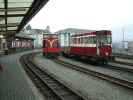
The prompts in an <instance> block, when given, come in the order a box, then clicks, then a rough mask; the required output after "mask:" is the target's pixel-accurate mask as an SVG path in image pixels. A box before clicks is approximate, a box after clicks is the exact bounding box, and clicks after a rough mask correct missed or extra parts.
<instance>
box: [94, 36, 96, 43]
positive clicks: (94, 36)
mask: <svg viewBox="0 0 133 100" xmlns="http://www.w3.org/2000/svg"><path fill="white" fill-rule="evenodd" d="M93 44H96V36H93Z"/></svg>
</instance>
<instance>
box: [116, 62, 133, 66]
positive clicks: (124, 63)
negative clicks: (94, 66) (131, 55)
mask: <svg viewBox="0 0 133 100" xmlns="http://www.w3.org/2000/svg"><path fill="white" fill-rule="evenodd" d="M113 63H117V64H123V65H129V66H133V63H127V62H121V61H113Z"/></svg>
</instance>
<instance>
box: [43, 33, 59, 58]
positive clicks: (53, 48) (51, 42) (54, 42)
mask: <svg viewBox="0 0 133 100" xmlns="http://www.w3.org/2000/svg"><path fill="white" fill-rule="evenodd" d="M59 53H60V48H59V47H58V34H43V56H46V57H47V58H57V57H58V56H59Z"/></svg>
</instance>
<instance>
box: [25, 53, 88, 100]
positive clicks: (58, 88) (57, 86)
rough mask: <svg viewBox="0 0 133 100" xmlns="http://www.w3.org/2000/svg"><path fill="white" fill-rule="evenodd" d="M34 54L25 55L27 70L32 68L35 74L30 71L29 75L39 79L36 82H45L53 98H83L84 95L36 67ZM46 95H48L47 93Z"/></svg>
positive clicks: (65, 99) (74, 99) (73, 99)
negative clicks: (33, 58)
mask: <svg viewBox="0 0 133 100" xmlns="http://www.w3.org/2000/svg"><path fill="white" fill-rule="evenodd" d="M34 55H35V53H34V54H29V55H27V56H26V57H25V64H26V65H27V67H28V68H29V69H28V71H29V70H32V72H33V73H34V74H35V75H36V76H33V73H32V74H31V75H30V76H32V77H35V78H36V77H38V78H39V80H41V81H40V82H35V83H37V84H38V83H43V85H44V84H45V86H47V88H48V89H50V92H52V96H54V97H55V99H57V100H70V99H71V100H85V98H84V97H82V96H81V95H79V94H78V93H76V92H75V91H73V90H72V89H70V88H68V87H67V86H66V85H64V84H62V83H61V82H59V81H58V80H57V79H55V78H54V77H53V76H52V75H49V74H48V73H47V72H46V71H44V70H43V69H42V68H40V67H38V66H37V65H36V64H35V63H34V61H33V60H32V57H33V56H34ZM30 73H31V72H30ZM33 80H37V81H39V80H38V79H33ZM52 84H53V85H52ZM38 87H39V86H38ZM41 88H43V87H41ZM43 92H45V91H43ZM46 95H47V96H48V94H46ZM50 96H51V95H50Z"/></svg>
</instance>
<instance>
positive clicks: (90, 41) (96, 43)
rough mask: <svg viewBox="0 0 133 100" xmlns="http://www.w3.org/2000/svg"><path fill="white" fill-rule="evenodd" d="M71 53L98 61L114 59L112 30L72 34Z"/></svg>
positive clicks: (103, 61)
mask: <svg viewBox="0 0 133 100" xmlns="http://www.w3.org/2000/svg"><path fill="white" fill-rule="evenodd" d="M70 53H71V55H74V56H75V57H76V58H80V57H85V58H87V59H88V60H94V61H96V62H97V63H101V62H102V63H103V64H107V61H114V60H115V57H114V56H112V34H111V31H109V30H101V31H94V32H91V33H85V34H79V35H73V36H71V44H70Z"/></svg>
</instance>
